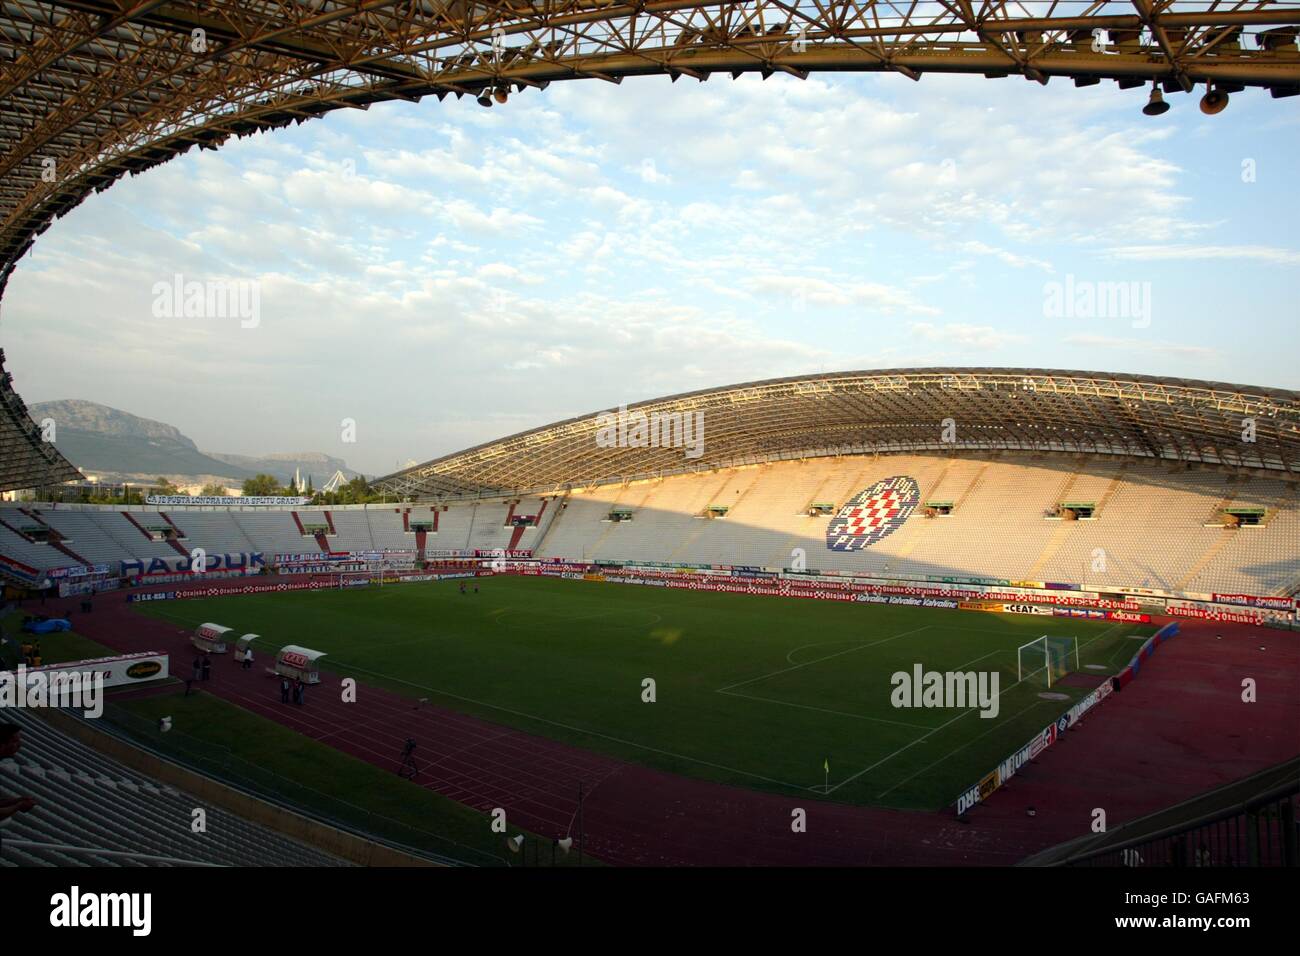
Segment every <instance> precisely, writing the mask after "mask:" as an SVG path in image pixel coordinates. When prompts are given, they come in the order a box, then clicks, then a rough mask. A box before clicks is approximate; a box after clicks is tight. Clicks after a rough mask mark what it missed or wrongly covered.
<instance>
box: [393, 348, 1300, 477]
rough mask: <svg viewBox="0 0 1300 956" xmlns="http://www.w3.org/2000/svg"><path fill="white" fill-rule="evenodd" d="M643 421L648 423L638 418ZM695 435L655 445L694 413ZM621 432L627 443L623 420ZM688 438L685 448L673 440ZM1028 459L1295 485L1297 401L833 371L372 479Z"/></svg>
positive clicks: (589, 421) (1044, 375)
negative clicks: (1188, 470)
mask: <svg viewBox="0 0 1300 956" xmlns="http://www.w3.org/2000/svg"><path fill="white" fill-rule="evenodd" d="M638 413H639V416H643V418H641V417H639V416H638ZM688 414H689V415H692V416H702V417H701V418H698V419H697V418H691V419H690V421H691V423H692V425H694V424H696V423H697V422H698V423H701V424H702V442H701V443H700V445H699V446H698V447H699V454H698V456H696V457H688V455H693V454H694V448H692V447H690V443H691V440H692V439H694V438H695V437H696V436H695V433H694V432H693V431H691V430H683V431H682V433H681V434H680V435H679V434H678V433H677V432H672V431H670V432H669V433H668V444H669V446H670V447H663V446H662V443H661V445H660V447H653V446H651V447H646V446H645V445H640V444H639V443H638V441H637V439H638V437H639V436H638V435H637V433H636V432H635V431H634V430H633V429H634V427H635V425H636V423H637V422H638V421H641V420H644V421H645V423H646V435H645V438H646V440H647V441H649V440H650V435H651V434H652V433H653V432H654V429H653V428H652V426H653V425H654V423H656V422H658V424H659V429H658V434H660V435H663V434H664V430H663V425H664V422H665V421H667V422H668V423H669V426H670V427H671V426H672V425H673V423H674V422H675V421H677V420H678V419H679V418H680V419H681V420H682V421H683V422H684V421H685V420H686V419H684V418H681V416H685V415H688ZM620 418H621V420H622V422H623V423H624V424H625V425H626V426H627V430H626V432H625V433H624V435H623V436H622V437H623V440H622V441H621V442H620V436H619V433H618V432H617V430H616V429H617V426H618V424H619V420H620ZM678 438H681V439H682V441H679V442H676V444H675V445H674V442H675V441H676V440H677V439H678ZM1002 449H1008V450H1024V451H1035V452H1061V453H1072V454H1098V455H1126V456H1137V457H1142V458H1154V459H1166V460H1171V461H1187V462H1204V463H1207V464H1213V465H1222V466H1229V467H1236V468H1249V469H1258V470H1262V471H1265V472H1269V473H1276V474H1279V475H1284V476H1295V475H1297V474H1300V393H1296V392H1291V391H1285V390H1281V389H1269V388H1255V387H1251V386H1246V385H1227V384H1223V383H1220V382H1200V381H1193V380H1187V379H1170V378H1155V377H1148V376H1140V375H1107V374H1104V373H1098V372H1067V371H1055V370H1047V369H997V368H988V369H980V368H948V369H943V368H929V369H890V370H885V371H874V372H837V373H830V374H820V375H807V376H801V377H797V378H780V379H772V380H770V381H765V382H750V383H747V384H744V385H732V386H729V387H726V388H714V389H706V390H704V391H698V392H688V393H686V394H683V395H674V396H671V397H668V398H660V399H654V400H652V401H648V402H640V403H637V404H635V405H631V406H627V408H626V410H623V409H608V410H605V411H604V412H597V413H593V414H590V415H584V416H581V417H579V418H572V419H569V420H568V421H563V422H558V423H556V424H554V425H547V426H545V427H542V428H536V429H533V430H531V431H526V432H521V433H520V434H518V435H512V436H510V437H509V438H503V439H501V440H500V441H494V442H489V443H487V444H485V445H479V446H478V447H476V448H471V449H469V450H467V451H462V452H458V453H456V454H454V455H446V456H444V457H442V458H438V459H435V460H434V461H430V462H427V463H425V464H423V465H417V466H415V467H413V468H408V469H405V470H404V471H400V472H397V473H396V474H392V475H388V476H387V477H385V478H381V479H379V480H378V482H377V484H378V485H379V486H381V487H383V488H384V489H386V490H388V491H390V492H392V493H394V494H397V495H399V496H402V497H414V498H430V497H440V496H461V495H473V494H498V493H504V494H514V493H522V492H546V491H553V490H558V489H561V488H564V487H574V486H583V485H594V484H603V483H608V482H614V481H626V480H632V479H639V478H649V477H654V476H659V475H667V474H674V473H680V472H686V471H694V470H699V469H705V468H718V467H731V466H735V465H741V464H754V463H758V462H764V461H772V460H776V459H782V458H802V457H815V456H824V455H842V454H878V453H890V452H928V453H944V452H973V451H990V450H1002Z"/></svg>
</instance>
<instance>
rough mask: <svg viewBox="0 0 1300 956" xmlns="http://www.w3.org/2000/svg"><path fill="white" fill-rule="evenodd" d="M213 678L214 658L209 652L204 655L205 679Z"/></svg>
mask: <svg viewBox="0 0 1300 956" xmlns="http://www.w3.org/2000/svg"><path fill="white" fill-rule="evenodd" d="M211 678H212V658H210V657H208V655H207V654H204V655H203V679H204V680H210V679H211Z"/></svg>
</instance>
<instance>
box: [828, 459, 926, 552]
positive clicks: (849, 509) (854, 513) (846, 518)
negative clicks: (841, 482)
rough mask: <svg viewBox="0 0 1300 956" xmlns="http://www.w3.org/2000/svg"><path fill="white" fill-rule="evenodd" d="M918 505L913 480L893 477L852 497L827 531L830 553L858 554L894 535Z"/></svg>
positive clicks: (904, 476)
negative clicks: (855, 552) (845, 552)
mask: <svg viewBox="0 0 1300 956" xmlns="http://www.w3.org/2000/svg"><path fill="white" fill-rule="evenodd" d="M920 501H921V488H920V486H919V485H918V484H917V483H916V479H915V478H909V477H907V476H906V475H896V476H894V477H893V478H886V479H884V480H883V481H878V482H876V483H875V484H874V485H872V486H871V487H870V488H868V489H867V490H866V491H863V492H861V493H859V494H857V495H855V496H854V497H853V498H852V500H850V501H849V503H848V504H846V505H845V506H844V507H843V508H841V509H840V512H839V514H837V515H836V516H835V517H834V518H832V519H831V523H830V525H829V526H828V527H827V528H826V547H828V548H830V549H831V550H832V551H861V550H863V549H864V548H869V547H871V546H872V545H873V544H875V543H876V542H877V541H879V540H880V539H881V538H884V537H885V536H887V535H890V534H893V533H894V531H895V530H896V529H898V528H899V527H901V526H902V524H903V522H904V521H906V520H907V519H908V517H909V516H910V515H911V514H912V512H913V511H915V510H916V506H917V505H918V504H919V503H920Z"/></svg>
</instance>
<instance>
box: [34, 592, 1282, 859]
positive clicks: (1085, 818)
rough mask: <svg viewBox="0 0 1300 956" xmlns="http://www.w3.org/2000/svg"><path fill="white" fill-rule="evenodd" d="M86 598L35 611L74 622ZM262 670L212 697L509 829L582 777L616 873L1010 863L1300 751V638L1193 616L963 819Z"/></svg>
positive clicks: (591, 820)
mask: <svg viewBox="0 0 1300 956" xmlns="http://www.w3.org/2000/svg"><path fill="white" fill-rule="evenodd" d="M239 583H241V582H238V581H234V582H231V584H232V585H237V584H239ZM205 586H208V587H211V586H212V584H211V583H209V584H206V585H205ZM411 586H415V585H411ZM170 589H172V590H174V589H175V586H172V587H171V588H170ZM79 600H80V599H79V598H72V599H65V600H62V601H50V602H49V604H48V605H47V606H46V607H45V608H43V609H42V608H35V607H34V604H33V603H32V602H28V603H27V604H26V605H25V608H24V610H29V611H30V610H33V609H35V610H43V611H44V612H45V613H55V612H59V613H62V612H66V611H68V610H74V609H75V608H76V607H77V604H78V601H79ZM72 621H73V626H74V628H75V629H76V630H77V631H78V632H79V633H81V634H84V635H85V636H87V637H90V638H92V639H94V640H97V641H99V642H100V643H102V644H105V645H107V646H109V647H112V648H114V649H117V650H119V651H124V652H130V651H139V650H161V651H167V652H169V653H171V654H172V659H173V668H172V669H173V672H174V673H177V674H179V675H182V676H183V675H184V674H185V672H187V671H188V668H189V665H190V662H191V660H192V659H193V649H192V648H191V646H190V645H189V643H188V638H187V635H186V634H185V633H184V632H181V631H179V630H178V629H177V627H176V626H175V625H174V624H170V623H167V622H165V621H159V620H153V619H150V618H145V617H143V616H140V615H137V614H134V613H133V612H132V611H131V610H130V609H129V606H128V605H127V604H126V603H125V598H124V596H123V594H122V593H120V592H117V593H114V592H108V593H106V594H103V595H100V596H98V597H97V598H96V599H95V610H94V613H93V614H92V615H89V616H87V615H83V614H80V613H77V612H75V610H74V613H73V614H72ZM1220 634H1221V635H1222V639H1218V635H1220ZM1261 645H1262V646H1265V647H1266V648H1267V650H1264V651H1261V650H1259V647H1260V646H1261ZM1134 647H1135V649H1136V647H1137V643H1136V642H1134ZM265 664H266V661H265V659H262V660H260V661H258V662H257V664H256V665H255V667H254V668H253V670H250V671H243V670H241V669H239V668H238V667H236V666H235V665H234V664H233V663H232V662H231V661H230V659H229V658H218V659H217V660H214V662H213V668H212V674H213V676H212V680H211V681H210V682H208V683H207V684H205V685H203V686H204V689H205V690H207V691H209V692H210V693H214V694H216V695H218V696H220V697H222V698H224V699H226V700H229V701H231V702H233V703H235V704H238V705H240V706H242V707H245V708H247V709H249V710H251V711H254V712H255V713H258V714H261V715H263V716H265V717H267V718H269V719H271V720H275V721H278V722H279V723H281V724H283V725H285V726H287V727H290V728H292V729H293V730H296V731H297V732H299V733H302V734H304V735H306V736H308V737H311V738H313V739H316V740H319V741H322V742H324V743H327V744H329V745H330V746H333V747H336V748H337V749H339V750H341V751H343V752H346V753H349V754H352V755H354V756H356V757H359V758H361V759H363V760H366V761H368V762H370V763H372V764H374V765H376V766H378V767H382V768H384V769H387V770H392V771H394V772H396V770H397V768H398V757H399V754H400V752H401V749H402V744H403V742H404V741H405V740H406V738H407V737H414V738H415V739H416V740H417V741H418V742H419V749H418V751H417V757H418V758H419V763H420V770H421V773H420V777H419V783H420V785H422V786H425V787H427V788H428V789H431V790H434V791H435V792H437V793H440V794H443V795H444V796H447V797H450V798H451V799H454V800H457V801H459V802H461V803H463V804H465V805H467V806H470V807H472V808H474V809H476V810H480V811H483V812H487V811H490V810H491V809H493V808H494V807H503V808H505V810H506V813H507V818H508V819H509V821H510V822H511V824H512V826H513V825H517V826H521V827H524V828H527V829H529V830H532V831H534V832H536V833H540V834H542V835H544V836H548V837H562V836H566V835H573V836H575V837H576V836H577V826H576V820H575V817H576V813H577V795H578V784H579V782H581V783H582V784H583V787H584V789H585V792H586V795H587V796H586V799H585V801H584V818H585V827H584V830H585V839H586V843H585V851H586V852H587V853H589V854H591V855H593V856H595V857H597V858H599V859H601V860H603V861H605V862H607V863H612V864H618V865H655V866H683V865H935V864H938V865H989V864H1010V863H1014V862H1016V861H1018V860H1020V859H1022V858H1023V857H1025V856H1026V855H1028V854H1030V853H1033V852H1036V851H1038V850H1040V849H1043V848H1045V847H1047V846H1051V845H1053V844H1056V843H1059V842H1061V841H1063V840H1067V839H1071V838H1073V837H1076V836H1080V835H1082V834H1084V833H1086V832H1088V831H1087V828H1088V826H1089V824H1090V822H1091V819H1092V812H1093V810H1094V808H1097V807H1102V808H1104V809H1105V810H1106V813H1107V818H1108V823H1109V825H1110V826H1112V827H1113V826H1115V825H1116V824H1118V823H1122V822H1124V821H1126V820H1130V819H1133V818H1135V817H1138V816H1141V815H1143V814H1146V813H1149V812H1151V811H1154V810H1157V809H1160V808H1162V807H1165V806H1168V805H1169V804H1171V803H1174V802H1177V801H1179V800H1183V799H1186V798H1188V797H1190V796H1193V795H1195V794H1196V793H1199V792H1201V791H1203V790H1205V789H1207V788H1210V787H1214V786H1217V785H1219V784H1222V783H1226V782H1228V781H1230V780H1234V779H1237V778H1239V777H1241V776H1244V775H1246V774H1249V773H1252V772H1254V771H1256V770H1260V769H1263V768H1264V767H1267V766H1270V765H1272V764H1274V763H1277V762H1279V761H1281V760H1285V759H1287V758H1290V757H1293V756H1296V755H1297V754H1300V638H1297V636H1296V635H1293V634H1288V633H1286V632H1281V631H1271V630H1266V629H1257V628H1252V627H1249V626H1244V625H1219V624H1209V623H1204V622H1182V634H1180V635H1179V636H1178V637H1176V638H1174V639H1173V640H1171V641H1167V642H1166V643H1165V644H1163V645H1162V646H1161V647H1160V649H1159V650H1158V651H1157V653H1156V654H1155V655H1154V656H1153V657H1152V658H1151V660H1150V661H1148V662H1147V664H1146V665H1145V666H1144V667H1143V669H1142V672H1141V674H1140V675H1139V676H1138V678H1137V679H1136V680H1135V681H1133V682H1132V683H1131V684H1129V685H1128V687H1126V688H1125V689H1124V691H1123V692H1122V693H1119V694H1113V695H1112V696H1111V697H1110V699H1109V700H1107V701H1106V702H1105V703H1103V704H1102V705H1100V706H1099V707H1098V708H1097V709H1096V710H1094V711H1093V712H1092V714H1090V715H1089V716H1088V717H1087V718H1086V719H1085V720H1084V721H1083V726H1082V727H1081V728H1079V729H1076V730H1071V731H1070V732H1069V733H1067V734H1065V735H1064V736H1063V737H1062V739H1061V740H1060V741H1059V742H1058V743H1057V744H1056V746H1054V747H1052V748H1050V749H1049V750H1048V751H1046V752H1045V753H1044V754H1043V755H1042V756H1040V757H1039V759H1038V760H1037V761H1035V762H1034V763H1033V764H1031V765H1029V766H1026V767H1024V768H1022V769H1021V771H1020V772H1019V773H1018V774H1017V775H1016V776H1015V777H1014V778H1013V779H1012V780H1011V782H1010V783H1009V784H1008V785H1007V786H1006V787H1004V788H1002V789H1001V790H999V791H997V792H996V793H994V794H993V795H992V797H991V798H990V799H989V800H988V801H987V802H985V803H984V804H982V805H980V806H979V807H977V808H976V809H975V810H974V811H973V812H972V813H971V814H970V815H969V821H970V822H968V823H959V822H957V821H956V819H955V818H954V817H953V816H952V815H951V813H931V812H907V811H896V810H883V809H875V808H866V807H851V806H846V805H843V804H836V803H831V802H825V801H821V800H817V799H814V798H813V797H812V796H811V795H808V796H805V797H798V798H790V797H783V796H779V795H773V794H765V793H757V792H754V791H750V790H744V789H740V788H736V787H729V786H723V785H720V784H714V783H708V782H705V781H701V780H694V779H691V778H687V777H682V776H677V775H674V774H669V773H664V772H661V771H658V770H651V769H647V768H644V767H639V766H636V765H634V764H629V763H626V762H623V761H620V760H617V759H614V758H612V757H606V756H603V755H601V754H597V753H593V752H590V751H585V750H582V749H579V748H576V747H572V746H569V745H566V744H561V743H557V742H555V741H551V740H547V739H545V738H542V737H537V736H534V735H531V734H526V733H523V732H521V731H517V730H513V729H511V728H507V727H503V726H500V725H497V724H493V723H490V722H488V721H484V720H480V719H478V718H474V717H469V716H465V715H463V714H458V713H455V712H454V711H450V710H446V709H443V708H440V707H433V706H429V705H427V704H425V705H422V706H419V707H417V706H416V705H415V702H414V700H413V699H412V698H409V697H403V696H400V695H398V694H394V693H392V692H390V691H387V690H384V689H381V688H378V687H372V686H368V685H364V684H363V685H360V686H359V687H358V694H357V702H356V703H354V704H344V703H343V702H342V701H341V700H340V694H339V688H338V678H337V677H335V676H333V675H330V674H323V675H322V681H323V682H322V684H321V685H319V686H317V687H313V688H310V689H309V690H308V696H307V704H306V706H305V707H295V706H292V705H283V704H281V703H280V698H279V682H278V681H275V680H272V679H270V678H268V677H267V676H266V674H265ZM1243 677H1253V678H1254V679H1255V680H1256V681H1257V684H1258V688H1259V690H1258V695H1259V702H1258V703H1255V704H1244V703H1242V702H1241V699H1240V697H1241V680H1242V678H1243ZM972 782H973V781H972ZM954 796H955V795H954ZM1029 806H1033V807H1035V809H1036V815H1035V816H1034V817H1029V816H1028V815H1027V814H1026V808H1027V807H1029ZM796 807H802V808H804V809H805V810H806V811H807V815H808V816H807V832H805V833H799V834H796V833H793V832H791V828H790V821H791V811H792V810H793V809H794V808H796ZM484 825H485V826H486V825H487V822H486V820H485V822H484Z"/></svg>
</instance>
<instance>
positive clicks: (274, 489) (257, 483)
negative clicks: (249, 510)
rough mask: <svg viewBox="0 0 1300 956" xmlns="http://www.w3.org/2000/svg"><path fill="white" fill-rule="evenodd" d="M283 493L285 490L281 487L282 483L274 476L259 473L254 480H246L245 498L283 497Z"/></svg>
mask: <svg viewBox="0 0 1300 956" xmlns="http://www.w3.org/2000/svg"><path fill="white" fill-rule="evenodd" d="M283 493H284V492H283V489H282V488H281V487H280V482H279V481H278V480H276V477H275V476H274V475H266V474H261V473H259V474H256V475H254V476H253V477H252V478H245V479H244V496H245V497H249V498H253V497H262V496H266V495H281V494H283Z"/></svg>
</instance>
